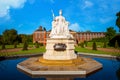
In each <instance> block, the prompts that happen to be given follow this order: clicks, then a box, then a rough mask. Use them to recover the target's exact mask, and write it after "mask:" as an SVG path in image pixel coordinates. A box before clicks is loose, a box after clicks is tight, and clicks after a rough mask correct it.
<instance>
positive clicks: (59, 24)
mask: <svg viewBox="0 0 120 80" xmlns="http://www.w3.org/2000/svg"><path fill="white" fill-rule="evenodd" d="M68 25H69V22H68V21H66V20H65V18H64V17H63V16H62V10H60V11H59V16H57V17H55V18H54V20H53V21H52V31H51V33H50V35H49V36H50V38H73V36H72V35H71V34H70V33H69V28H68Z"/></svg>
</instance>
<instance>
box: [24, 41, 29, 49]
mask: <svg viewBox="0 0 120 80" xmlns="http://www.w3.org/2000/svg"><path fill="white" fill-rule="evenodd" d="M23 50H28V43H27V41H25V42H24V45H23Z"/></svg>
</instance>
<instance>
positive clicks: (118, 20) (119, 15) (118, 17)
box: [116, 11, 120, 32]
mask: <svg viewBox="0 0 120 80" xmlns="http://www.w3.org/2000/svg"><path fill="white" fill-rule="evenodd" d="M116 16H117V19H116V25H117V26H118V28H119V32H120V11H119V12H118V13H117V14H116Z"/></svg>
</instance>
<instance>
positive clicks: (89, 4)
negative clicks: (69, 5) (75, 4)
mask: <svg viewBox="0 0 120 80" xmlns="http://www.w3.org/2000/svg"><path fill="white" fill-rule="evenodd" d="M92 6H93V3H92V2H90V1H85V2H84V5H83V6H82V9H86V8H89V7H92Z"/></svg>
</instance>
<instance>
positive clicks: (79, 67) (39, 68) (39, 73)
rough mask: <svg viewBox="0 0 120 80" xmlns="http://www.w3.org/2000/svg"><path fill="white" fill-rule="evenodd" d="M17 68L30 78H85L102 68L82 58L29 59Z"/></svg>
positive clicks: (88, 59) (100, 65)
mask: <svg viewBox="0 0 120 80" xmlns="http://www.w3.org/2000/svg"><path fill="white" fill-rule="evenodd" d="M17 68H18V69H19V70H20V71H22V72H25V73H26V74H28V75H30V76H32V77H55V76H56V77H62V78H63V76H64V77H69V78H70V77H86V76H87V75H88V74H90V73H93V72H95V71H97V70H99V69H101V68H102V64H101V63H99V62H97V61H95V60H93V59H90V58H84V57H78V58H77V59H72V60H46V59H44V58H43V57H33V58H29V59H27V60H25V61H23V62H21V63H19V64H17Z"/></svg>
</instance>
